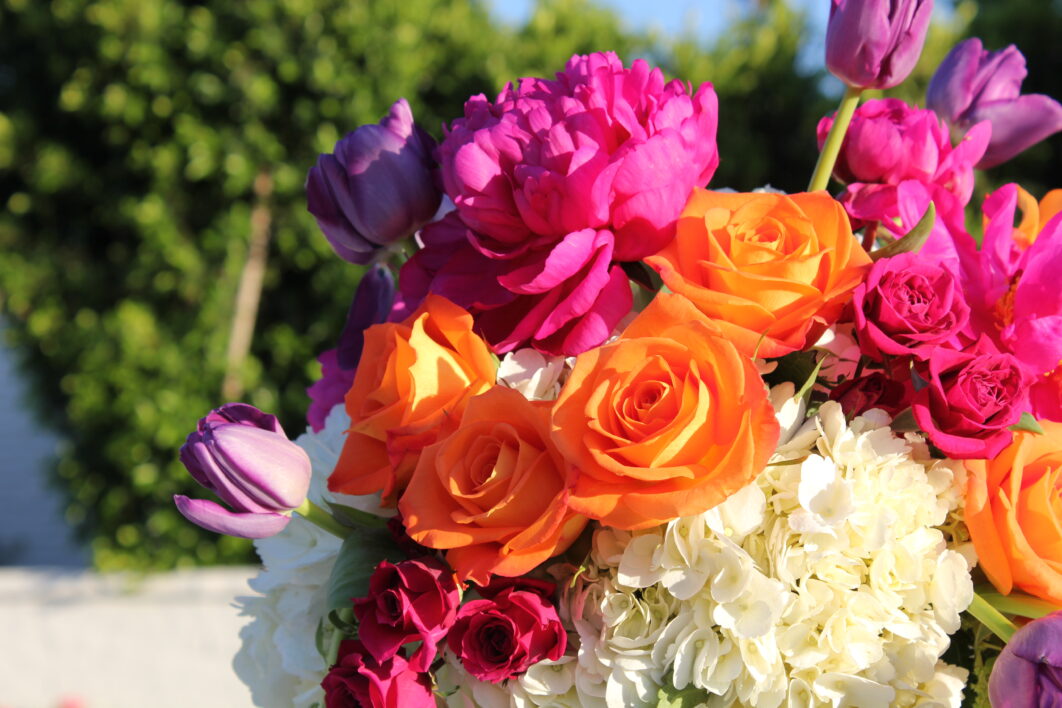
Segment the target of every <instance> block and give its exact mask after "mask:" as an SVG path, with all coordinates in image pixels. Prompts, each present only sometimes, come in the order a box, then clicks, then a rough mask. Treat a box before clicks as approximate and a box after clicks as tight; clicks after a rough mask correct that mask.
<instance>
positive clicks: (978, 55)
mask: <svg viewBox="0 0 1062 708" xmlns="http://www.w3.org/2000/svg"><path fill="white" fill-rule="evenodd" d="M1027 73H1028V72H1027V71H1026V70H1025V57H1024V56H1022V54H1021V52H1019V51H1018V48H1017V47H1015V46H1014V45H1013V44H1012V45H1010V46H1009V47H1007V48H1005V49H1000V50H998V51H995V52H990V51H987V50H985V49H984V47H983V46H982V45H981V40H980V39H977V38H976V37H971V38H970V39H967V40H964V41H962V42H959V43H958V44H956V45H955V47H954V48H953V49H952V50H951V52H949V53H948V56H946V57H945V58H944V61H942V62H941V63H940V66H939V67H938V68H937V72H936V73H935V74H933V79H932V80H931V81H930V82H929V89H928V90H927V91H926V105H927V106H928V107H929V108H931V109H933V110H934V111H936V112H937V113H938V114H939V115H940V117H942V118H943V119H944V120H946V121H947V122H948V124H949V125H950V126H952V129H953V130H954V131H955V132H957V133H959V134H960V135H961V134H962V133H965V132H966V131H967V130H969V129H970V127H972V126H973V125H976V124H977V123H979V122H981V121H988V122H989V123H991V124H992V138H991V140H989V142H988V149H987V150H986V151H985V155H984V157H983V158H981V161H980V162H979V163H977V166H978V167H980V168H988V167H994V166H996V165H998V164H1001V163H1003V162H1006V161H1007V160H1009V159H1010V158H1012V157H1014V156H1015V155H1017V154H1018V153H1020V152H1022V151H1023V150H1025V149H1026V148H1029V147H1031V146H1033V145H1035V144H1036V143H1038V142H1040V141H1041V140H1043V139H1045V138H1047V137H1049V136H1051V135H1054V134H1055V133H1057V132H1058V131H1060V130H1062V105H1059V103H1058V101H1056V100H1054V99H1053V98H1051V97H1050V96H1044V95H1041V94H1028V95H1025V96H1023V95H1022V94H1021V84H1022V81H1024V80H1025V75H1026V74H1027Z"/></svg>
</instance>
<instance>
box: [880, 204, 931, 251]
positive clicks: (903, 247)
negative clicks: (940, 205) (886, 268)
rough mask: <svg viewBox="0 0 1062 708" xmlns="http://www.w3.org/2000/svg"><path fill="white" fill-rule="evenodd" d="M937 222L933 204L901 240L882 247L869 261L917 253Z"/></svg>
mask: <svg viewBox="0 0 1062 708" xmlns="http://www.w3.org/2000/svg"><path fill="white" fill-rule="evenodd" d="M936 220H937V207H936V206H935V205H934V204H933V202H930V203H929V206H928V207H926V213H925V214H923V215H922V218H921V219H919V221H918V223H917V224H915V226H914V228H913V229H911V230H910V231H908V232H907V235H906V236H904V237H903V238H900V239H896V240H895V241H893V242H892V243H890V244H889V245H887V246H882V247H881V248H879V249H878V250H876V251H872V252H871V253H870V259H871V260H873V261H880V260H881V259H882V258H891V257H892V256H898V255H900V254H901V253H918V251H920V250H921V249H922V246H923V245H925V242H926V241H928V240H929V234H930V233H932V231H933V224H935V223H936Z"/></svg>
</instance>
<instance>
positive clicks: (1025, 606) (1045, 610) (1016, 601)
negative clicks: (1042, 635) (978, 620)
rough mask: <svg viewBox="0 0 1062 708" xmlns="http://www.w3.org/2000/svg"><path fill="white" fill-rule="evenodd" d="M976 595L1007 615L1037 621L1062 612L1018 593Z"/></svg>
mask: <svg viewBox="0 0 1062 708" xmlns="http://www.w3.org/2000/svg"><path fill="white" fill-rule="evenodd" d="M978 594H979V595H980V596H981V598H982V599H983V600H984V601H985V602H987V603H988V604H989V605H991V606H992V607H994V608H996V609H997V610H999V611H1000V612H1006V613H1007V614H1008V615H1017V616H1018V617H1029V618H1031V619H1039V618H1040V617H1046V616H1047V615H1049V614H1051V613H1052V612H1058V611H1059V610H1062V607H1059V606H1057V605H1053V604H1051V603H1050V602H1047V601H1046V600H1040V599H1039V598H1035V597H1029V596H1028V595H1022V594H1020V593H1015V594H1013V595H1003V594H1000V593H998V592H985V593H978Z"/></svg>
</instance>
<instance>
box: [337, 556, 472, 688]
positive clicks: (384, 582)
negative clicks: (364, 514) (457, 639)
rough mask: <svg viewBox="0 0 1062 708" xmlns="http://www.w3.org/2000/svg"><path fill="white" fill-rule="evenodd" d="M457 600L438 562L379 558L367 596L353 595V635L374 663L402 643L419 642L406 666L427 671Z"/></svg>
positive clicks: (448, 574) (454, 585) (446, 571)
mask: <svg viewBox="0 0 1062 708" xmlns="http://www.w3.org/2000/svg"><path fill="white" fill-rule="evenodd" d="M460 601H461V595H460V593H459V592H458V590H457V583H456V582H455V581H454V577H453V571H452V570H450V569H449V568H448V567H447V566H446V565H445V564H444V563H442V562H441V561H439V560H436V559H435V558H431V557H424V558H418V559H416V560H405V561H400V562H399V563H396V564H393V565H392V564H391V563H389V562H387V561H386V560H385V561H381V562H380V564H379V565H378V566H376V571H375V572H374V573H373V574H372V577H371V578H370V579H369V594H368V596H367V597H364V598H360V599H357V600H354V615H355V616H356V617H357V618H358V638H359V639H360V640H361V641H362V643H363V644H364V645H365V648H366V649H367V650H368V651H369V653H370V654H372V656H373V657H374V658H375V659H376V660H377V661H378V662H385V661H387V660H388V659H390V658H391V657H393V656H395V655H396V654H397V653H398V651H399V649H401V647H402V645H403V644H406V643H407V642H417V641H419V642H422V644H421V645H420V646H419V647H418V648H417V650H416V652H414V654H413V656H412V657H411V658H410V660H409V665H410V668H411V669H412V670H413V671H427V670H428V667H430V666H431V662H432V660H433V659H434V658H435V654H436V650H437V647H438V643H439V641H440V640H441V639H442V638H443V637H445V636H446V632H447V631H448V630H449V629H450V627H451V626H452V625H453V623H454V619H455V617H456V615H457V605H458V603H459V602H460Z"/></svg>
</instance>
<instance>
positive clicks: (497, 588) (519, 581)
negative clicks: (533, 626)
mask: <svg viewBox="0 0 1062 708" xmlns="http://www.w3.org/2000/svg"><path fill="white" fill-rule="evenodd" d="M506 590H526V591H527V592H533V593H537V594H538V595H541V596H542V599H543V600H545V601H546V602H552V600H553V594H554V593H555V592H557V584H556V583H554V582H550V581H549V580H539V579H538V578H507V577H505V576H503V575H492V576H491V578H490V582H489V583H487V584H486V585H484V586H482V587H477V588H476V592H478V593H479V594H480V597H484V598H486V599H488V600H491V599H493V598H494V597H496V596H497V595H500V594H501V593H503V592H505V591H506Z"/></svg>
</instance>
